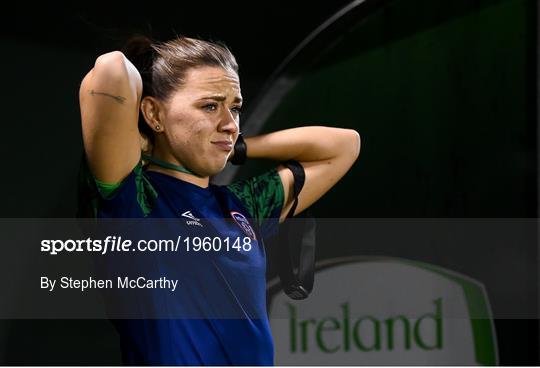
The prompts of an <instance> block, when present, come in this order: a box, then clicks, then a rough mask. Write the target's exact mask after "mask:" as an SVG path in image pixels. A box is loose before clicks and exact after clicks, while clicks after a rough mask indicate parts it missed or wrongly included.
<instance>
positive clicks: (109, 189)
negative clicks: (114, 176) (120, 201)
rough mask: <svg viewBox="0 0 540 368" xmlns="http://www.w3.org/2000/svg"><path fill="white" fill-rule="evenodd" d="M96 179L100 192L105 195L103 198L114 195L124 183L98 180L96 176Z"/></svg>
mask: <svg viewBox="0 0 540 368" xmlns="http://www.w3.org/2000/svg"><path fill="white" fill-rule="evenodd" d="M94 180H95V181H96V186H97V189H98V190H99V193H100V194H101V195H102V196H103V198H110V197H112V196H113V194H114V193H115V192H116V190H117V189H118V188H120V186H121V185H122V182H120V183H115V184H109V183H104V182H102V181H99V180H97V179H96V178H95V177H94Z"/></svg>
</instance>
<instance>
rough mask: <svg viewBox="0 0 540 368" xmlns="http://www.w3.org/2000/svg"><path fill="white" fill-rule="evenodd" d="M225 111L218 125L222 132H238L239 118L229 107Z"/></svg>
mask: <svg viewBox="0 0 540 368" xmlns="http://www.w3.org/2000/svg"><path fill="white" fill-rule="evenodd" d="M223 110H224V111H225V112H224V113H223V115H222V117H221V121H220V123H219V125H218V130H219V131H220V132H226V133H229V134H232V135H234V134H236V133H237V132H238V131H239V126H238V120H237V118H236V117H235V116H234V114H233V113H232V112H231V111H230V110H229V109H223Z"/></svg>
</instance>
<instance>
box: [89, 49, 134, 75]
mask: <svg viewBox="0 0 540 368" xmlns="http://www.w3.org/2000/svg"><path fill="white" fill-rule="evenodd" d="M127 63H128V60H127V59H126V57H125V56H124V54H123V53H122V52H120V51H113V52H109V53H106V54H103V55H101V56H99V57H98V58H97V59H96V62H95V64H94V69H93V71H94V73H95V74H96V75H100V76H102V77H103V78H104V79H108V80H113V81H119V80H125V79H126V78H128V77H129V73H128V65H127Z"/></svg>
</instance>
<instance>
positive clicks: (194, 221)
mask: <svg viewBox="0 0 540 368" xmlns="http://www.w3.org/2000/svg"><path fill="white" fill-rule="evenodd" d="M182 217H186V218H188V219H190V220H189V221H186V224H187V225H195V226H200V227H203V226H202V224H201V223H200V222H199V221H201V219H198V218H197V217H195V216H193V214H192V213H191V211H186V212H184V213H182Z"/></svg>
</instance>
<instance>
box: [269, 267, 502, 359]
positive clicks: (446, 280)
mask: <svg viewBox="0 0 540 368" xmlns="http://www.w3.org/2000/svg"><path fill="white" fill-rule="evenodd" d="M328 264H332V262H329V263H328V262H327V266H326V267H322V268H321V267H318V268H319V269H318V271H317V273H316V275H315V282H316V284H315V290H314V292H313V294H312V295H311V296H310V297H309V298H308V299H307V300H302V301H293V300H291V299H288V298H287V297H286V296H285V295H284V294H283V293H278V294H276V295H274V296H273V298H272V300H271V303H270V307H269V313H270V319H271V324H272V333H273V335H274V340H275V345H276V363H277V364H280V365H321V364H329V365H341V364H355V365H363V364H368V365H369V364H388V365H396V364H398V365H399V364H413V365H419V364H433V365H440V364H443V365H472V364H482V365H495V364H497V351H496V347H495V333H494V328H493V325H492V322H491V313H490V310H489V304H488V301H487V296H486V294H485V291H484V288H483V287H482V285H481V284H479V283H478V282H477V281H475V280H472V279H470V278H468V277H465V276H463V275H459V274H457V273H454V272H452V271H449V270H445V269H442V268H440V267H435V266H432V265H428V264H424V263H419V262H411V261H407V260H399V259H381V258H373V259H369V258H362V259H361V260H354V261H353V260H349V261H340V262H338V263H334V264H333V265H331V266H328Z"/></svg>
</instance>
